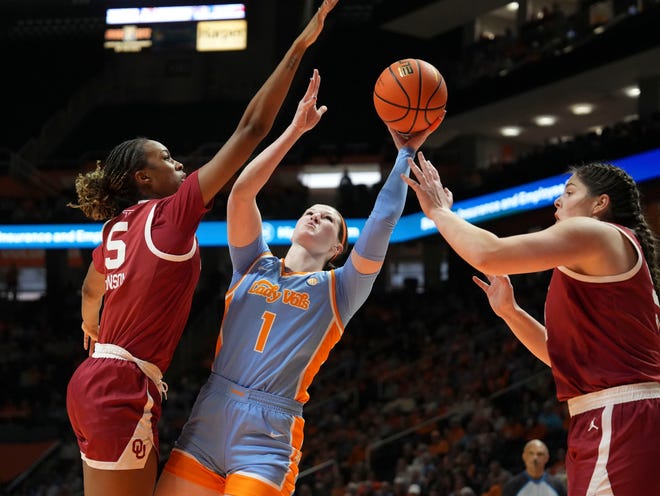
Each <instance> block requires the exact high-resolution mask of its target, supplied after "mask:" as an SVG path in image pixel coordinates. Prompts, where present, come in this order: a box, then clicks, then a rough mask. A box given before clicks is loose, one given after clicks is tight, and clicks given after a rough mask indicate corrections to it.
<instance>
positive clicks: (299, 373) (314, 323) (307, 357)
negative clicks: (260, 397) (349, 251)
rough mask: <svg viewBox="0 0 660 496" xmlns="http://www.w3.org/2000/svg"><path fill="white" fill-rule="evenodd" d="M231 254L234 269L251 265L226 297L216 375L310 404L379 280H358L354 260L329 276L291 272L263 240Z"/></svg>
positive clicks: (365, 277) (237, 276)
mask: <svg viewBox="0 0 660 496" xmlns="http://www.w3.org/2000/svg"><path fill="white" fill-rule="evenodd" d="M230 251H231V255H232V260H233V262H234V266H235V267H242V266H244V265H245V264H246V261H249V262H247V263H250V262H252V263H251V265H250V266H249V267H248V269H247V270H246V271H245V272H244V273H243V272H234V275H233V278H232V282H231V286H230V288H229V290H228V291H227V295H226V298H225V314H224V318H223V321H222V327H221V329H220V336H219V338H218V346H217V348H216V357H215V360H214V363H213V371H214V372H215V373H217V374H220V375H222V376H223V377H225V378H227V379H229V380H231V381H234V382H235V383H237V384H239V385H241V386H246V387H250V388H253V389H257V390H259V391H266V392H269V393H271V394H276V395H279V396H284V397H287V398H291V399H295V400H296V401H299V402H301V403H305V402H306V401H307V400H308V399H309V395H308V394H307V388H308V387H309V385H310V384H311V382H312V380H313V378H314V376H315V375H316V373H317V372H318V371H319V368H320V367H321V365H322V364H323V362H325V360H326V359H327V358H328V354H329V353H330V350H331V349H332V347H333V346H334V345H335V344H336V343H337V342H338V341H339V340H340V339H341V337H342V334H343V332H344V326H345V325H346V323H347V322H348V320H349V319H350V318H351V317H352V316H353V314H354V313H355V311H356V310H357V309H358V308H359V307H360V306H361V305H362V303H364V301H365V300H366V298H367V296H368V295H369V292H370V290H371V288H372V286H373V283H374V281H375V279H376V276H377V274H370V275H362V274H359V273H358V272H357V271H356V270H355V268H354V267H353V264H352V263H351V261H350V260H349V261H347V262H346V264H345V265H344V266H343V267H341V268H339V269H335V270H331V271H319V272H305V273H302V272H287V271H286V268H285V267H284V260H282V259H278V258H276V257H274V256H273V255H271V254H270V252H268V247H267V246H266V244H265V243H264V241H263V239H261V238H260V239H258V240H256V241H255V242H254V243H252V244H250V245H248V246H246V247H244V248H235V247H231V248H230ZM259 253H262V255H261V256H258V257H257V258H256V260H255V254H259Z"/></svg>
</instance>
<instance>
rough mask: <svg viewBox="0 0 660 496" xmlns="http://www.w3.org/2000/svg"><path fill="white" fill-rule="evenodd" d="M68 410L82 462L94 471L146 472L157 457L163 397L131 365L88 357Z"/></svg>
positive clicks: (69, 397) (72, 387) (70, 393)
mask: <svg viewBox="0 0 660 496" xmlns="http://www.w3.org/2000/svg"><path fill="white" fill-rule="evenodd" d="M66 407H67V412H68V414H69V420H70V422H71V426H72V427H73V431H74V433H75V435H76V438H77V439H78V446H79V447H80V456H81V458H82V459H83V460H84V461H85V462H86V463H87V465H89V466H90V467H93V468H98V469H105V470H126V469H140V468H144V465H145V463H146V461H147V457H148V455H149V453H150V452H151V450H155V451H156V454H158V427H157V425H158V419H159V418H160V414H161V397H160V394H159V392H158V390H157V388H156V386H155V384H154V383H153V382H152V381H151V380H150V379H149V378H147V376H146V375H144V373H143V372H142V371H141V370H140V369H139V368H138V367H137V365H136V364H135V363H133V362H129V361H126V360H117V359H113V358H87V359H86V360H85V361H84V362H83V363H82V364H80V366H79V367H78V369H77V370H76V371H75V372H74V374H73V376H72V377H71V380H70V381H69V386H68V388H67V397H66Z"/></svg>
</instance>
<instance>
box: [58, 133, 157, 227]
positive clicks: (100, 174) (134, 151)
mask: <svg viewBox="0 0 660 496" xmlns="http://www.w3.org/2000/svg"><path fill="white" fill-rule="evenodd" d="M147 141H149V140H148V139H147V138H135V139H131V140H127V141H124V142H122V143H120V144H118V145H117V146H115V147H114V148H113V149H112V150H111V151H110V153H109V154H108V156H107V158H106V160H105V163H104V164H103V165H102V164H101V162H100V161H99V162H97V163H96V169H94V170H93V171H91V172H87V173H85V174H78V177H77V178H76V192H77V193H78V203H77V204H72V203H69V206H70V207H73V208H78V209H80V210H82V212H83V213H84V214H85V216H86V217H88V218H90V219H92V220H107V219H110V218H112V217H114V216H115V215H117V214H118V213H119V212H121V211H122V210H123V209H124V208H126V207H128V206H130V205H133V204H134V203H136V202H137V201H138V200H140V192H139V190H138V188H137V185H136V184H135V181H134V180H133V172H135V171H138V170H140V169H143V168H145V167H146V165H147V160H146V157H145V154H144V145H145V143H146V142H147Z"/></svg>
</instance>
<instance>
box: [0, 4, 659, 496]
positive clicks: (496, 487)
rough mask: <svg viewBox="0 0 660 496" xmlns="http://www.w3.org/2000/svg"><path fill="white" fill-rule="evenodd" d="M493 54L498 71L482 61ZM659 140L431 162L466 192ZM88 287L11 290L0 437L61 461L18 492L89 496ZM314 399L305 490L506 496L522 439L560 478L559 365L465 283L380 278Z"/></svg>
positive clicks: (192, 338)
mask: <svg viewBox="0 0 660 496" xmlns="http://www.w3.org/2000/svg"><path fill="white" fill-rule="evenodd" d="M578 21H581V20H580V19H578V18H575V17H571V18H567V17H566V16H563V15H561V13H560V12H556V11H552V12H548V15H547V16H545V17H544V18H542V19H540V20H538V21H533V22H532V21H530V23H529V25H528V26H525V29H523V30H522V31H521V33H520V36H519V37H518V39H516V40H513V39H511V38H509V37H505V38H502V39H500V38H498V39H496V40H491V39H488V40H486V39H484V40H480V41H479V42H478V43H477V44H475V46H474V47H473V49H472V50H471V55H470V56H469V57H468V58H467V59H466V61H467V62H466V64H465V65H464V66H463V69H462V70H463V77H464V78H465V79H466V80H470V81H473V80H474V79H475V78H480V77H484V76H488V77H489V76H491V75H492V74H495V73H500V72H501V71H502V70H512V69H513V68H514V66H515V65H516V64H519V63H523V62H525V61H527V62H528V61H530V60H533V58H534V57H538V56H547V55H548V54H549V53H552V52H553V50H560V49H561V48H562V44H561V42H562V40H564V41H566V40H569V39H573V38H572V37H573V36H577V35H579V33H580V31H579V28H580V24H579V23H578ZM549 28H552V29H553V30H555V31H551V30H550V29H549ZM548 33H555V35H553V36H548ZM557 33H561V37H559V38H558V35H557ZM558 39H559V42H557V40H558ZM523 42H524V43H523ZM493 50H495V52H496V53H497V56H493ZM486 59H487V60H488V61H489V63H492V64H490V65H488V64H483V61H484V60H486ZM477 69H478V70H479V71H486V72H485V73H483V72H480V73H477V72H475V71H476V70H477ZM659 138H660V115H659V114H658V113H655V114H653V115H652V116H651V117H650V118H645V119H638V120H635V121H631V122H621V123H618V124H615V125H612V126H609V127H606V128H604V129H603V131H602V133H600V134H598V133H589V134H585V135H578V136H575V137H573V138H572V139H568V140H563V141H558V142H556V143H547V144H545V145H544V146H542V147H539V148H537V149H535V150H533V151H531V152H530V153H528V154H526V155H525V156H520V157H517V158H516V160H515V161H511V162H499V161H494V162H493V163H492V164H490V165H489V167H486V168H475V169H473V170H472V172H471V173H470V174H468V175H466V174H462V173H461V172H460V168H458V164H453V163H451V161H449V160H447V158H446V155H445V154H444V153H443V151H442V150H438V151H437V152H432V153H431V158H432V160H433V161H434V163H436V164H437V165H438V166H439V167H441V168H442V167H443V164H445V166H446V167H449V168H451V167H453V166H454V165H456V169H455V170H456V175H455V181H454V183H453V184H452V185H451V186H452V189H453V190H454V192H455V194H456V195H460V196H461V198H466V197H469V196H474V195H477V194H481V193H483V192H486V191H487V190H493V189H497V188H504V187H508V186H512V185H513V181H516V182H517V183H520V182H525V181H531V180H534V179H538V178H541V177H546V176H549V175H554V174H559V173H562V172H565V171H566V169H567V167H568V166H569V165H571V164H576V163H581V162H583V161H585V160H587V159H589V160H594V159H601V158H602V159H607V160H611V159H614V158H617V157H623V156H625V155H628V154H632V153H636V152H640V151H644V150H648V149H651V148H656V147H657V146H658V143H660V139H659ZM387 158H389V157H387ZM385 162H386V161H385V160H384V163H385ZM340 166H341V165H338V167H340ZM452 170H454V169H452ZM379 189H380V185H374V186H373V187H372V188H368V187H366V186H364V185H353V184H350V183H346V184H344V185H343V187H342V188H340V189H339V190H338V192H337V206H338V208H339V209H340V210H341V211H342V213H343V214H344V215H345V216H346V217H348V218H351V217H361V216H364V215H365V214H366V213H368V208H369V206H371V205H372V204H373V200H374V197H375V194H376V193H377V191H378V190H379ZM308 197H309V192H308V191H307V190H306V189H305V187H304V186H302V185H301V184H298V185H294V186H291V187H289V188H284V189H279V190H271V191H269V192H267V194H266V195H264V197H263V198H260V201H262V202H265V203H264V204H263V205H262V209H263V210H264V211H267V212H268V214H269V215H272V217H279V218H293V215H294V214H293V213H291V212H296V213H297V212H298V211H299V209H300V205H304V204H306V202H307V200H308ZM73 198H74V195H73V189H72V188H71V190H64V191H60V192H59V194H58V195H54V196H46V197H35V198H22V199H18V200H17V199H11V198H2V199H1V200H0V215H1V216H2V218H3V222H11V223H41V222H82V221H84V220H83V218H82V216H81V215H80V214H79V212H76V211H75V210H72V209H70V208H68V207H67V206H66V203H67V202H69V201H71V200H73ZM223 208H224V202H223V201H222V199H220V201H218V202H217V205H216V208H215V209H214V211H213V212H212V213H211V214H210V217H212V218H223V210H222V209H223ZM407 208H408V210H410V209H412V208H414V206H412V205H411V206H409V207H407ZM546 275H547V274H539V275H535V276H518V277H517V279H518V280H517V281H516V286H517V287H518V294H519V295H520V299H521V302H520V303H521V306H523V307H526V308H529V309H532V311H533V312H535V313H536V314H537V316H539V318H542V312H543V308H542V304H543V300H544V297H545V291H546V286H547V277H546ZM228 281H229V274H228V273H226V272H223V271H222V270H215V271H214V270H210V271H208V272H206V273H205V272H204V271H203V273H202V280H201V281H200V285H199V287H198V290H197V293H196V295H195V300H194V302H193V311H192V313H191V319H190V321H189V325H188V328H187V330H186V332H185V335H184V340H183V342H182V345H181V347H180V349H179V351H178V352H177V355H176V356H175V361H174V362H173V366H172V368H171V371H170V372H169V374H168V375H169V376H168V377H167V380H168V382H169V384H170V392H169V395H168V400H167V401H166V402H165V403H164V411H163V417H162V421H161V451H162V453H161V456H162V458H163V459H165V458H166V457H167V456H168V454H169V451H170V449H171V447H172V443H173V442H174V440H175V439H176V436H177V435H178V433H179V431H180V428H181V426H182V425H183V422H184V421H185V420H186V418H187V416H188V413H189V408H190V406H191V405H192V402H193V401H194V398H195V396H196V394H197V391H198V390H199V387H200V386H201V384H202V383H203V381H204V379H205V378H206V376H207V373H208V367H209V366H210V363H211V359H212V356H211V355H210V353H211V351H210V350H213V349H214V344H215V338H216V333H217V329H218V324H219V321H220V318H221V311H222V298H223V295H224V289H225V286H224V285H225V284H226V283H227V282H228ZM413 286H414V285H413ZM78 291H79V289H78V288H77V287H71V288H67V290H66V291H58V292H57V293H56V294H53V293H48V294H46V295H44V296H43V298H41V299H39V300H36V301H15V298H14V296H15V295H11V297H10V294H6V293H3V298H2V299H0V309H1V311H0V372H1V373H2V376H3V377H4V378H5V380H4V381H3V383H4V387H3V395H2V397H1V398H0V436H1V438H0V440H1V441H2V442H5V443H11V442H19V441H20V442H22V443H29V442H32V441H35V442H36V441H44V440H52V441H55V442H56V445H55V447H54V449H53V451H52V453H51V455H50V456H48V457H46V458H45V459H44V460H42V461H41V462H40V463H39V464H38V465H37V466H35V467H33V470H31V471H30V472H29V473H27V474H26V476H25V477H24V478H21V479H20V480H18V481H14V483H13V484H7V485H5V487H4V490H7V491H9V489H11V494H17V495H30V496H46V495H47V496H73V495H78V494H82V479H81V473H80V463H79V453H78V449H77V446H76V443H75V440H74V437H73V433H72V432H71V429H70V427H69V424H68V420H67V416H66V410H65V404H64V394H65V391H66V384H67V382H68V380H69V378H70V377H71V374H72V373H73V370H74V369H75V367H76V365H77V364H78V363H80V361H82V360H83V358H84V356H85V352H84V351H83V349H82V340H81V332H80V330H79V329H80V312H79V305H80V295H79V292H78ZM310 395H311V399H310V401H309V403H308V404H307V405H306V408H305V416H306V439H305V442H304V445H303V458H302V461H301V464H300V468H301V475H300V478H299V480H298V484H297V494H300V495H301V496H326V495H330V496H349V495H350V496H354V495H374V496H375V495H379V496H403V495H407V494H409V493H408V490H409V488H411V486H416V487H417V488H418V489H419V491H420V492H421V494H422V495H424V496H432V495H433V496H459V495H468V496H469V495H470V494H474V495H483V496H499V494H500V490H501V487H502V485H503V484H504V483H505V482H506V481H507V480H508V479H509V478H510V477H511V476H512V474H515V473H516V472H518V471H519V470H520V469H521V468H522V461H521V459H520V453H521V451H522V447H523V446H524V444H525V442H526V441H528V440H530V439H534V438H538V439H542V440H543V441H544V442H545V443H546V444H547V445H548V447H549V449H550V463H549V465H548V467H549V470H550V472H551V473H554V474H558V475H560V476H561V475H562V474H563V461H564V449H565V436H566V422H567V413H566V410H565V407H564V406H563V405H562V404H560V403H558V402H557V400H556V399H555V396H554V385H553V382H552V377H551V375H550V371H549V369H548V368H547V367H545V366H544V365H543V364H541V362H539V361H538V360H536V359H535V358H534V357H533V356H532V355H531V354H530V353H529V352H528V351H527V350H526V349H524V348H523V347H522V346H521V345H520V344H519V342H518V341H517V340H516V339H515V338H514V337H513V336H512V335H511V334H510V332H509V331H508V330H507V329H506V328H505V327H504V325H503V324H502V323H500V321H499V320H498V319H497V318H496V317H495V316H494V315H493V314H492V311H491V310H490V308H489V307H488V305H487V302H486V300H485V298H484V297H483V294H481V292H480V290H478V288H476V287H474V286H473V285H472V283H471V282H470V281H469V280H467V279H466V280H464V281H456V280H455V279H454V280H452V281H451V284H449V283H448V284H446V285H444V286H442V287H439V288H434V289H428V290H426V291H422V292H420V291H416V290H415V289H414V288H412V287H411V288H408V289H406V288H404V289H400V290H389V289H388V288H387V287H386V283H385V278H384V277H383V276H381V277H380V279H379V282H377V285H376V288H375V289H374V292H373V293H372V295H371V297H370V298H369V299H368V301H367V302H366V304H365V305H364V307H363V308H362V309H361V310H360V311H359V312H358V313H357V314H356V316H355V317H354V318H353V320H352V321H351V323H350V325H349V326H348V327H347V330H346V334H345V336H344V338H343V339H342V341H340V343H339V344H338V345H337V347H336V350H335V351H333V353H332V354H331V355H330V358H329V359H328V361H327V362H326V363H325V364H324V365H323V367H322V369H321V371H320V373H319V375H318V376H317V379H316V381H315V383H314V385H313V386H312V388H311V389H310Z"/></svg>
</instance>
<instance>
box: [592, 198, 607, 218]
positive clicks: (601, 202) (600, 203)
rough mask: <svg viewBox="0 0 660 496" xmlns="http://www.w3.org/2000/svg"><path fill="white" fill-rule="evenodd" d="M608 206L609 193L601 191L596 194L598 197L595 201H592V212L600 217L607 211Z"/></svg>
mask: <svg viewBox="0 0 660 496" xmlns="http://www.w3.org/2000/svg"><path fill="white" fill-rule="evenodd" d="M609 206H610V195H608V194H606V193H603V194H602V195H598V198H596V202H595V203H594V206H593V208H592V213H593V215H595V216H596V217H602V216H603V214H604V213H605V212H606V211H607V209H608V208H609Z"/></svg>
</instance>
